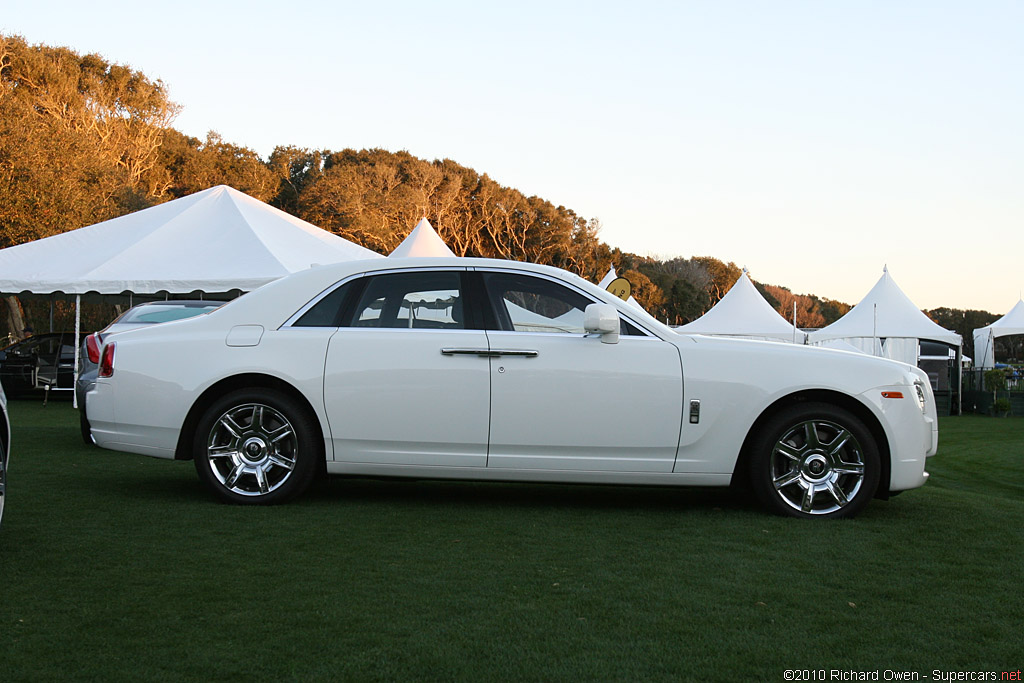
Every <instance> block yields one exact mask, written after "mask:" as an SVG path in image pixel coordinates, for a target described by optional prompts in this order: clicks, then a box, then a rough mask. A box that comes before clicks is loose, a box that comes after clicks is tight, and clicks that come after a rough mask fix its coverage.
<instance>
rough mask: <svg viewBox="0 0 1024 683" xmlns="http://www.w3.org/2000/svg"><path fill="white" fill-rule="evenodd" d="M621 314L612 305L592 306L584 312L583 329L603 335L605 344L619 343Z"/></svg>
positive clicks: (602, 339) (602, 338)
mask: <svg viewBox="0 0 1024 683" xmlns="http://www.w3.org/2000/svg"><path fill="white" fill-rule="evenodd" d="M620 325H621V323H620V322H619V312H618V311H617V310H616V309H615V307H614V306H612V305H611V304H590V305H589V306H587V308H586V310H585V311H583V329H584V330H586V331H587V332H588V333H595V334H599V335H601V342H602V343H604V344H618V343H619V327H620Z"/></svg>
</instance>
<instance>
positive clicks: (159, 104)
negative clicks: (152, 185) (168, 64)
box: [0, 36, 178, 246]
mask: <svg viewBox="0 0 1024 683" xmlns="http://www.w3.org/2000/svg"><path fill="white" fill-rule="evenodd" d="M177 111H178V108H177V105H175V104H173V103H172V102H170V100H168V99H167V94H166V91H165V88H164V86H163V84H162V83H161V82H160V81H151V80H149V79H147V78H146V77H145V76H144V75H143V74H142V73H141V72H138V71H133V70H132V69H130V68H128V67H125V66H121V65H117V64H111V63H109V62H107V61H106V60H104V59H103V58H102V57H100V56H99V55H85V56H81V55H78V54H77V53H75V52H72V51H71V50H68V49H66V48H50V47H45V46H41V45H34V46H32V45H28V44H27V43H26V42H25V41H24V39H22V38H20V37H5V36H0V246H10V245H13V244H19V243H21V242H25V241H28V240H32V239H37V238H39V237H46V236H48V235H53V234H56V233H59V232H63V231H66V230H69V229H72V228H77V227H81V226H83V225H89V224H92V223H96V222H98V221H101V220H105V219H107V218H112V217H114V216H118V215H121V214H123V213H125V212H126V211H128V210H131V209H133V208H136V207H138V206H139V205H140V203H141V204H144V203H145V201H146V188H145V183H144V181H143V176H145V175H146V174H147V173H149V172H150V171H152V170H153V168H154V166H155V164H156V162H157V154H156V152H157V149H158V148H159V146H160V143H161V140H162V138H163V135H164V133H165V132H166V130H167V128H168V126H169V125H170V122H171V121H172V120H173V118H174V116H175V114H176V113H177Z"/></svg>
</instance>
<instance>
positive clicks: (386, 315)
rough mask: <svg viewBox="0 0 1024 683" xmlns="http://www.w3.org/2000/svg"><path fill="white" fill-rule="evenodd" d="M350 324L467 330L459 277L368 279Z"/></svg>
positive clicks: (394, 275) (399, 275)
mask: <svg viewBox="0 0 1024 683" xmlns="http://www.w3.org/2000/svg"><path fill="white" fill-rule="evenodd" d="M350 320H351V322H350V326H351V327H391V328H403V327H404V328H410V329H438V330H463V329H466V325H465V316H464V306H463V296H462V287H461V278H460V276H459V273H458V272H455V271H442V272H417V273H386V274H383V275H374V276H371V277H369V278H368V282H367V283H366V288H365V289H364V290H363V294H362V296H361V297H359V301H358V302H357V304H356V306H355V308H354V310H353V311H352V316H351V318H350Z"/></svg>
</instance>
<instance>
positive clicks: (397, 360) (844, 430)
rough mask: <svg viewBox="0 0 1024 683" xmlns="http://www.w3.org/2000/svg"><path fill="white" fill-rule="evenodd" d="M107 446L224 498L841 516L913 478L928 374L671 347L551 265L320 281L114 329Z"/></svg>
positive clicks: (108, 363) (315, 274) (338, 274)
mask: <svg viewBox="0 0 1024 683" xmlns="http://www.w3.org/2000/svg"><path fill="white" fill-rule="evenodd" d="M88 405H89V415H90V420H91V428H92V436H93V438H94V439H95V441H96V443H97V444H98V445H100V446H102V447H104V448H110V449H115V450H123V451H129V452H134V453H142V454H146V455H151V456H156V457H160V458H175V459H192V460H194V461H195V467H196V470H197V472H198V474H199V476H200V478H201V479H202V480H203V481H204V482H205V483H206V484H207V485H208V486H209V487H210V489H211V490H212V491H214V492H215V493H216V494H217V495H218V496H219V497H221V498H222V499H223V500H226V501H230V502H235V503H264V504H265V503H278V502H283V501H285V500H288V499H291V498H293V497H294V496H296V495H298V494H300V493H301V492H302V491H304V490H305V489H306V488H307V487H308V485H309V484H310V482H311V481H312V479H313V478H314V476H315V475H316V474H317V473H318V472H320V471H322V470H326V471H327V472H328V473H334V474H345V475H366V476H396V477H416V478H449V479H476V480H489V481H529V482H565V483H601V484H632V485H669V486H727V485H729V484H731V483H738V482H740V481H749V483H750V486H751V488H752V490H753V492H754V493H755V495H756V496H757V497H758V498H759V499H760V500H761V501H762V502H763V503H764V504H765V505H766V506H767V507H768V508H769V509H770V510H772V511H775V512H778V513H782V514H788V515H792V516H797V517H844V516H850V515H853V514H855V513H856V512H857V511H859V510H860V509H862V508H863V507H864V505H866V504H867V503H868V501H870V499H872V498H873V497H886V496H888V495H890V494H891V493H894V492H897V491H902V490H905V489H911V488H915V487H918V486H921V485H923V484H924V482H925V481H926V479H927V476H928V475H927V473H926V472H925V461H926V459H927V457H928V456H930V455H932V454H934V453H935V452H936V449H937V444H938V428H937V424H938V421H937V419H936V413H935V404H934V398H933V396H932V393H931V388H930V386H929V384H928V381H927V377H926V376H925V375H924V374H923V373H922V372H921V371H920V370H918V369H916V368H912V367H911V366H908V365H905V364H902V363H897V362H894V361H889V360H884V359H879V358H873V357H869V356H865V355H860V354H853V353H846V352H842V351H831V350H826V349H817V348H808V347H801V346H795V345H791V344H780V343H770V342H756V341H748V340H735V339H723V338H711V337H700V336H688V335H680V334H677V333H676V332H674V331H672V330H671V329H669V328H668V327H666V326H665V325H662V324H661V323H659V322H658V321H656V320H655V319H653V318H652V317H650V316H649V315H646V314H645V313H644V312H643V311H641V310H639V309H637V308H635V307H632V306H628V305H626V304H625V302H622V301H621V300H619V299H616V298H615V297H614V296H612V295H611V294H609V293H607V292H605V291H603V290H601V289H599V288H598V287H596V286H594V285H593V284H591V283H589V282H586V281H585V280H583V279H582V278H579V277H577V276H576V275H573V274H571V273H568V272H566V271H563V270H559V269H557V268H551V267H546V266H539V265H535V264H526V263H516V262H509V261H496V260H487V259H465V258H431V259H381V260H374V261H361V262H348V263H341V264H335V265H330V266H318V267H315V268H311V269H309V270H307V271H303V272H301V273H297V274H295V275H292V276H289V277H286V278H283V279H281V280H278V281H276V282H273V283H270V284H268V285H266V286H264V287H262V288H260V289H258V290H256V291H253V292H250V293H249V294H246V295H245V296H243V297H240V298H239V299H236V300H235V301H232V302H230V303H228V304H226V305H224V306H223V307H221V308H219V309H217V310H215V311H213V312H211V313H209V314H207V315H204V316H200V317H197V318H192V319H189V320H183V321H179V322H175V323H173V324H167V325H156V326H152V327H149V328H146V329H140V330H133V331H127V332H124V333H120V334H118V335H116V336H115V337H114V338H112V339H111V341H110V342H109V343H107V344H105V345H104V346H103V349H102V352H101V354H100V369H99V373H98V377H97V380H96V385H95V387H94V388H93V389H92V390H91V391H90V392H89V394H88Z"/></svg>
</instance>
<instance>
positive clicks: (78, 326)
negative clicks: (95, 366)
mask: <svg viewBox="0 0 1024 683" xmlns="http://www.w3.org/2000/svg"><path fill="white" fill-rule="evenodd" d="M81 331H82V295H81V294H76V295H75V372H74V376H73V377H74V381H73V382H72V383H71V389H72V391H71V407H72V408H78V392H77V391H75V389H77V388H78V363H79V361H80V360H81V358H80V354H81V352H82V343H81V341H80V340H79V336H80V335H81Z"/></svg>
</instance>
